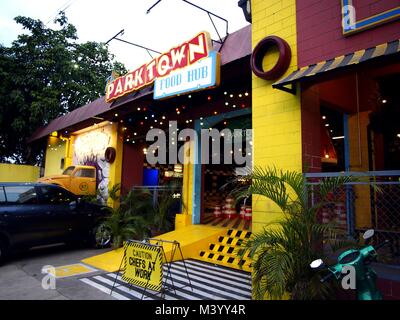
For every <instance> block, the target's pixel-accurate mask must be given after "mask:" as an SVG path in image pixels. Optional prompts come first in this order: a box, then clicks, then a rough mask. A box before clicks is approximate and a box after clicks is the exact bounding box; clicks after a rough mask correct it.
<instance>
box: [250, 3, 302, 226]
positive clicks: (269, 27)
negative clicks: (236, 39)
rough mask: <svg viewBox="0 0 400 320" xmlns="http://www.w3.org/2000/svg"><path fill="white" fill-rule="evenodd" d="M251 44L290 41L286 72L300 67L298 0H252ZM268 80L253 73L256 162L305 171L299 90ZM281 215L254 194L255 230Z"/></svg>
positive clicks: (271, 58) (269, 60)
mask: <svg viewBox="0 0 400 320" xmlns="http://www.w3.org/2000/svg"><path fill="white" fill-rule="evenodd" d="M251 5H252V47H253V48H254V47H255V46H256V45H257V44H258V43H259V42H260V41H261V40H262V39H263V38H265V37H267V36H271V35H275V36H278V37H281V38H282V39H284V40H285V41H287V42H288V44H289V45H290V48H291V51H292V60H291V63H290V67H289V69H288V70H287V72H286V74H285V75H284V76H287V75H288V74H290V73H291V72H293V71H294V70H297V35H296V1H295V0H253V1H252V2H251ZM276 58H277V52H269V53H268V54H267V56H266V58H265V59H264V69H265V70H267V69H270V67H271V66H272V65H274V64H275V62H276ZM277 80H278V79H276V80H274V81H267V80H263V79H260V78H258V77H257V76H255V75H254V74H253V79H252V85H253V95H252V99H253V101H252V116H253V130H254V131H253V135H254V138H253V143H254V144H253V145H254V165H255V166H262V167H266V166H276V167H277V168H278V169H283V170H296V171H299V172H301V171H302V147H301V104H300V92H299V90H297V95H292V94H289V93H287V92H283V91H280V90H277V89H273V88H272V84H273V83H274V82H275V81H277ZM281 216H282V212H281V211H280V210H279V208H277V207H276V206H275V205H274V204H273V203H271V202H270V201H267V200H266V199H265V198H261V197H257V196H254V197H253V226H252V227H253V232H259V231H261V230H262V228H263V227H264V226H265V224H266V223H268V222H270V221H272V220H276V219H277V218H279V217H281Z"/></svg>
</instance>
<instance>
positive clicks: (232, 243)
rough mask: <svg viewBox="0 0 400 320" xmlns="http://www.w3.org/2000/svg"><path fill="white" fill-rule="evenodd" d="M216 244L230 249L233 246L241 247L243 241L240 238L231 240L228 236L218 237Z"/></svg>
mask: <svg viewBox="0 0 400 320" xmlns="http://www.w3.org/2000/svg"><path fill="white" fill-rule="evenodd" d="M218 242H219V244H222V245H228V246H231V247H235V246H241V245H242V244H243V243H244V242H245V240H244V239H241V238H232V237H229V236H220V237H219V238H218Z"/></svg>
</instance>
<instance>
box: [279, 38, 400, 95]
mask: <svg viewBox="0 0 400 320" xmlns="http://www.w3.org/2000/svg"><path fill="white" fill-rule="evenodd" d="M398 52H400V40H395V41H392V42H388V43H384V44H381V45H379V46H376V47H372V48H368V49H365V50H360V51H356V52H353V53H349V54H346V55H344V56H340V57H336V58H334V59H329V60H326V61H322V62H320V63H317V64H312V65H309V66H307V67H303V68H301V69H299V70H297V71H295V72H293V73H292V74H290V75H289V76H287V77H286V78H283V79H281V80H279V81H278V82H275V83H274V84H273V85H272V87H273V88H276V89H280V90H284V91H289V89H288V88H286V87H285V86H287V85H289V84H293V83H294V82H296V81H301V80H304V79H308V78H311V77H314V76H317V75H321V74H323V73H326V72H329V71H332V70H338V69H341V68H345V67H348V66H351V65H356V64H359V63H362V62H365V61H369V60H372V59H375V58H378V57H382V56H388V55H392V54H395V53H398Z"/></svg>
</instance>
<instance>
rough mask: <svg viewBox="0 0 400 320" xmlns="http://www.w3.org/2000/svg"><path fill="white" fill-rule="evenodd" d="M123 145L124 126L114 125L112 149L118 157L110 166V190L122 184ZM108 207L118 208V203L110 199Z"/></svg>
mask: <svg viewBox="0 0 400 320" xmlns="http://www.w3.org/2000/svg"><path fill="white" fill-rule="evenodd" d="M123 144H124V132H123V126H119V125H118V123H113V124H112V138H111V144H110V147H113V148H115V150H116V156H115V161H114V162H113V163H112V164H111V165H110V177H109V181H108V190H111V188H112V187H113V186H114V185H116V184H118V183H121V175H122V156H123ZM108 205H109V206H112V207H116V206H117V203H114V201H112V200H111V199H110V198H109V199H108Z"/></svg>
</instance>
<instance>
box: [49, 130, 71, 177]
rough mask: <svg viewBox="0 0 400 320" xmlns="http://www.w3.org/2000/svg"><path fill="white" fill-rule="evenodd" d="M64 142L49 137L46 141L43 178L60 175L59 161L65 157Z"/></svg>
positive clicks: (61, 169) (61, 170)
mask: <svg viewBox="0 0 400 320" xmlns="http://www.w3.org/2000/svg"><path fill="white" fill-rule="evenodd" d="M65 150H66V142H65V141H63V140H62V139H60V138H57V137H52V136H50V137H49V138H48V139H47V148H46V160H45V165H44V168H45V171H44V175H45V176H50V175H55V174H61V173H62V172H63V169H64V168H61V159H62V158H64V157H65Z"/></svg>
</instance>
